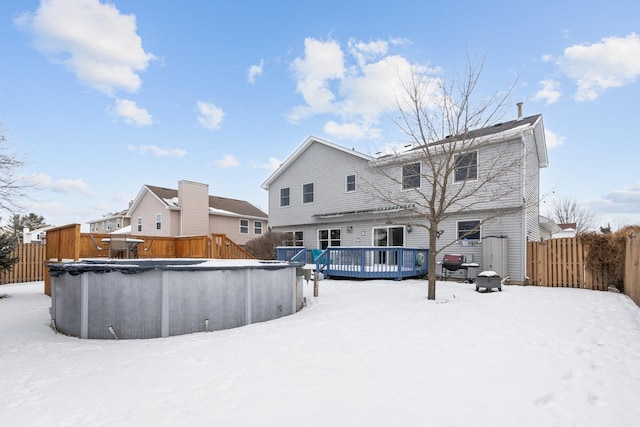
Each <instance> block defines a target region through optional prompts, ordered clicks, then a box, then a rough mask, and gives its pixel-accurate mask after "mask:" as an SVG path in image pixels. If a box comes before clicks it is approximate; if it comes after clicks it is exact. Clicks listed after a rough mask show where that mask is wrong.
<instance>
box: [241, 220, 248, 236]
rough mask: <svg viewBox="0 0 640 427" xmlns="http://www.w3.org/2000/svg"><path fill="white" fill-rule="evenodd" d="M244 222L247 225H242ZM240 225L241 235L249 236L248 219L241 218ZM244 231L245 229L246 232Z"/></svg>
mask: <svg viewBox="0 0 640 427" xmlns="http://www.w3.org/2000/svg"><path fill="white" fill-rule="evenodd" d="M242 221H244V222H246V224H247V225H242ZM239 225H240V229H239V231H240V234H249V220H248V219H244V218H240V221H239ZM243 229H245V231H242V230H243Z"/></svg>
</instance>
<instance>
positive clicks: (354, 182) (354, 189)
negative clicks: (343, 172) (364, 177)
mask: <svg viewBox="0 0 640 427" xmlns="http://www.w3.org/2000/svg"><path fill="white" fill-rule="evenodd" d="M351 177H353V190H349V184H350V183H349V178H351ZM344 190H345V193H355V192H356V175H355V174H351V175H347V176H346V178H345V182H344Z"/></svg>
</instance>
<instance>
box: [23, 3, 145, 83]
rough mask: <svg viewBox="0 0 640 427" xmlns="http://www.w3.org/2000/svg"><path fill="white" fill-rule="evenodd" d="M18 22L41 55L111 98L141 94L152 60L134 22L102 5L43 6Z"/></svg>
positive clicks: (58, 4)
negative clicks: (143, 74)
mask: <svg viewBox="0 0 640 427" xmlns="http://www.w3.org/2000/svg"><path fill="white" fill-rule="evenodd" d="M15 22H16V24H17V25H18V26H19V27H21V28H24V29H26V30H27V31H29V32H31V33H32V34H33V36H34V42H35V46H36V48H37V49H38V50H39V51H40V52H42V53H43V54H44V55H46V56H47V57H49V58H50V59H51V60H53V61H55V62H58V63H61V64H63V65H64V66H65V67H66V68H67V69H68V70H69V71H71V72H72V73H74V74H75V75H76V77H77V78H78V80H80V81H81V82H82V83H84V84H86V85H87V86H89V87H92V88H94V89H97V90H99V91H101V92H104V93H106V94H108V95H113V94H114V92H115V91H117V90H126V91H129V92H135V91H137V90H138V89H139V88H140V85H141V79H140V75H139V73H140V72H142V71H144V70H145V69H146V68H147V66H148V65H149V62H150V61H151V60H153V59H154V56H153V55H152V54H150V53H147V52H145V51H144V49H143V48H142V40H141V38H140V37H139V36H138V34H137V33H136V31H137V27H136V18H135V16H133V15H123V14H121V13H120V11H119V10H118V9H117V8H116V7H115V6H114V5H113V4H105V3H101V2H100V1H98V0H46V1H45V0H43V1H42V2H41V3H40V6H39V8H38V9H37V10H36V11H35V12H34V13H24V14H22V15H20V16H19V17H18V18H16V20H15Z"/></svg>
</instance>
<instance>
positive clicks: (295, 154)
mask: <svg viewBox="0 0 640 427" xmlns="http://www.w3.org/2000/svg"><path fill="white" fill-rule="evenodd" d="M314 143H315V144H322V145H326V146H327V147H331V148H333V149H336V150H339V151H342V152H344V153H348V154H350V155H352V156H355V157H358V158H361V159H364V160H367V161H368V160H371V159H372V157H371V156H369V155H367V154H364V153H361V152H359V151H356V150H355V149H349V148H346V147H343V146H341V145H338V144H334V143H333V142H329V141H327V140H324V139H322V138H318V137H315V136H310V137H308V138H307V139H305V141H304V142H303V143H302V144H301V145H300V146H299V147H298V148H297V149H296V151H294V152H293V153H292V154H291V155H290V156H289V157H287V159H286V160H285V161H284V162H283V163H282V164H281V165H280V167H278V169H276V171H275V172H274V173H272V174H271V175H270V176H269V177H268V178H267V180H266V181H265V182H264V183H263V184H262V186H261V187H262V188H263V189H264V190H267V189H268V188H269V186H270V185H271V183H272V182H273V181H275V179H276V178H278V177H279V176H280V175H281V174H282V172H284V171H285V170H286V169H287V168H288V167H289V165H290V164H291V163H293V162H294V161H295V160H296V159H297V158H298V157H300V155H301V154H302V153H304V152H305V151H306V150H307V148H309V147H310V146H311V145H312V144H314Z"/></svg>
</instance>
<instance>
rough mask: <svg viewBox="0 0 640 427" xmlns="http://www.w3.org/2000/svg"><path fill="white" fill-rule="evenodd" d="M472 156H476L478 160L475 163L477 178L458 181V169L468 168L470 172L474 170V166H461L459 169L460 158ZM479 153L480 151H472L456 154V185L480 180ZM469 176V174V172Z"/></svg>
mask: <svg viewBox="0 0 640 427" xmlns="http://www.w3.org/2000/svg"><path fill="white" fill-rule="evenodd" d="M470 155H475V158H476V162H475V172H476V173H475V176H474V177H471V178H465V179H458V169H462V168H466V169H467V170H469V168H473V165H466V166H460V167H458V166H457V164H458V158H460V157H461V156H465V157H466V156H470ZM479 164H480V162H479V152H478V150H471V151H467V152H464V153H459V154H456V155H455V156H454V158H453V165H454V170H453V182H454V183H456V184H457V183H461V182H471V181H477V180H478V169H479ZM467 175H468V172H467Z"/></svg>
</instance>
